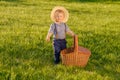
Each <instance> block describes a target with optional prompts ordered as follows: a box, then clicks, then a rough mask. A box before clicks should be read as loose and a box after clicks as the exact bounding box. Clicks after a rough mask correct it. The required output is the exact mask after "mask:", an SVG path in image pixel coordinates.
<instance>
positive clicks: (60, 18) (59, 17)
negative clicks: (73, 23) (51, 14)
mask: <svg viewBox="0 0 120 80" xmlns="http://www.w3.org/2000/svg"><path fill="white" fill-rule="evenodd" d="M55 19H56V22H63V19H64V13H58V12H56V14H55Z"/></svg>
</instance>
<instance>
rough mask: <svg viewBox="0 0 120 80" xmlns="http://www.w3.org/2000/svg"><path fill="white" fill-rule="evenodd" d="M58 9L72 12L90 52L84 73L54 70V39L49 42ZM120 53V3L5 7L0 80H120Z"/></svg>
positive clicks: (32, 1) (16, 1)
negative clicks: (53, 20)
mask: <svg viewBox="0 0 120 80" xmlns="http://www.w3.org/2000/svg"><path fill="white" fill-rule="evenodd" d="M58 5H60V6H64V7H65V8H67V9H68V11H69V13H70V17H69V20H68V22H67V24H68V26H69V27H70V29H72V30H73V31H74V32H75V33H76V34H77V35H78V36H79V45H80V46H83V47H86V48H88V49H89V50H91V53H92V55H91V57H90V59H89V61H88V64H87V66H86V67H84V68H81V67H74V66H71V67H67V66H64V65H62V64H59V65H54V64H53V49H52V38H51V42H49V43H48V42H46V41H45V37H46V35H47V32H48V29H49V26H50V24H51V23H52V21H51V19H50V17H49V16H50V12H51V10H52V8H53V7H55V6H58ZM67 41H68V44H67V46H68V47H70V46H72V45H73V39H72V38H71V37H70V36H67ZM119 53H120V1H119V0H116V1H112V0H108V1H107V0H102V1H100V0H98V1H95V0H84V1H83V0H81V1H80V0H72V1H70V0H58V1H56V0H1V1H0V80H120V54H119Z"/></svg>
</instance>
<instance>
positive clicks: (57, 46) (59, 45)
mask: <svg viewBox="0 0 120 80" xmlns="http://www.w3.org/2000/svg"><path fill="white" fill-rule="evenodd" d="M66 43H67V42H66V40H65V39H55V40H53V47H54V59H55V63H59V62H60V52H61V50H63V49H65V48H66Z"/></svg>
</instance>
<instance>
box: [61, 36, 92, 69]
mask: <svg viewBox="0 0 120 80" xmlns="http://www.w3.org/2000/svg"><path fill="white" fill-rule="evenodd" d="M90 55H91V52H90V51H89V50H88V49H87V48H84V47H81V46H78V36H77V35H75V37H74V47H70V48H67V49H64V50H62V51H61V58H62V64H64V65H68V66H80V67H85V66H86V65H87V62H88V60H89V57H90Z"/></svg>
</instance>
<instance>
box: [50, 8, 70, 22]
mask: <svg viewBox="0 0 120 80" xmlns="http://www.w3.org/2000/svg"><path fill="white" fill-rule="evenodd" d="M56 10H62V11H63V12H64V15H65V17H64V19H63V21H62V22H67V21H68V18H69V13H68V11H67V10H66V9H65V8H64V7H61V6H56V7H55V8H53V9H52V11H51V20H52V21H53V22H56V19H55V17H54V15H55V12H56Z"/></svg>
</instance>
